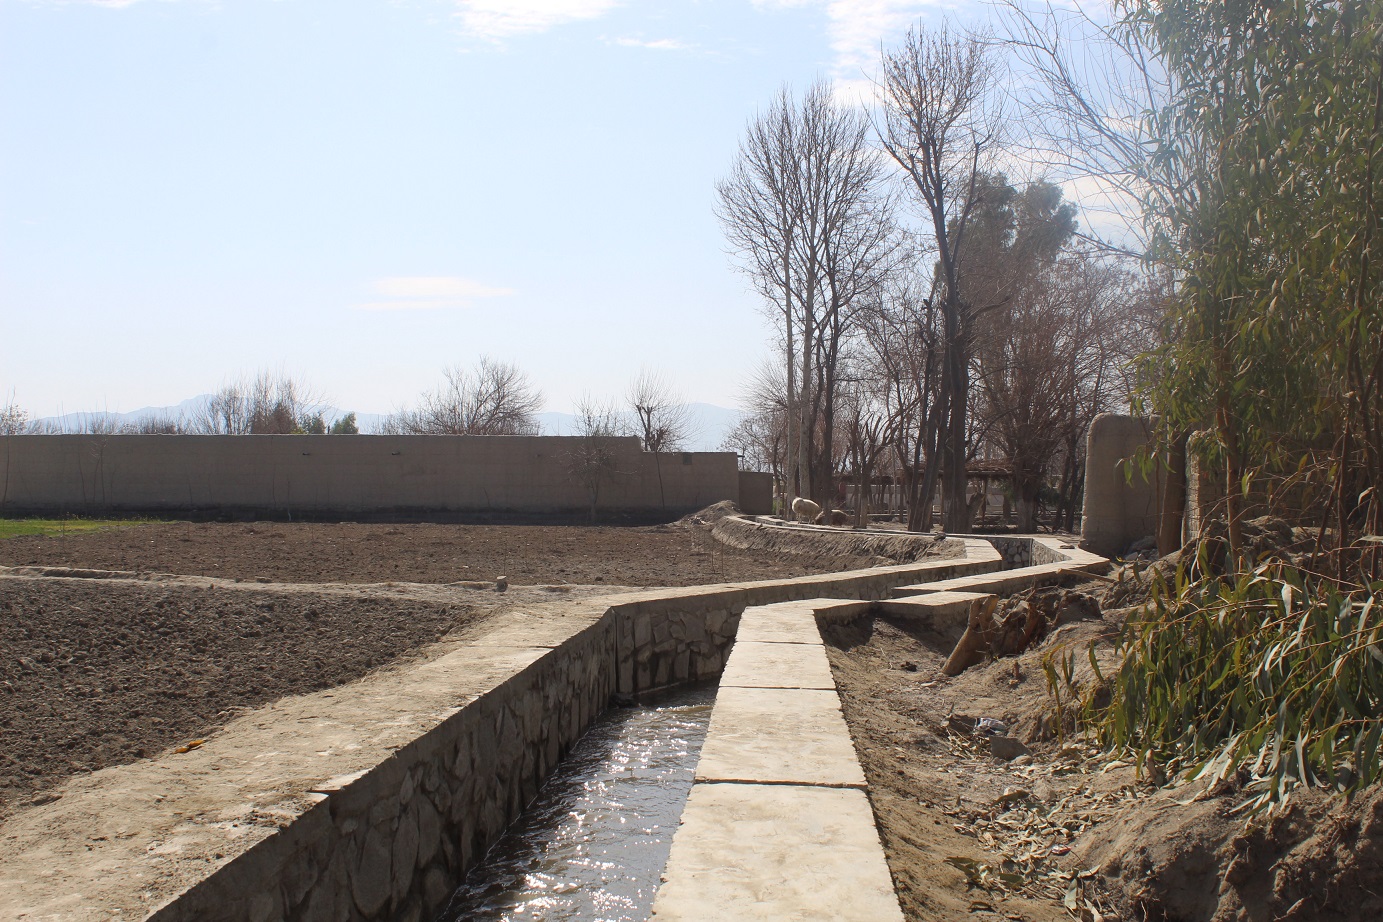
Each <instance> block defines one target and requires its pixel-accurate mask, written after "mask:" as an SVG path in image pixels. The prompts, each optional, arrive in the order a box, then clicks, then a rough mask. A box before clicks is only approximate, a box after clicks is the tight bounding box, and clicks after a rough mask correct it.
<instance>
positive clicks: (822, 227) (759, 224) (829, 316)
mask: <svg viewBox="0 0 1383 922" xmlns="http://www.w3.org/2000/svg"><path fill="white" fill-rule="evenodd" d="M868 136H869V125H868V120H867V119H866V118H865V116H864V115H863V113H862V112H860V111H859V110H857V109H853V108H849V107H846V106H842V105H840V104H839V103H837V102H836V101H835V99H834V97H833V95H832V89H831V87H830V85H829V84H828V83H825V82H818V83H816V84H813V85H812V86H811V87H810V88H808V90H807V92H806V93H805V94H804V95H803V97H802V99H801V100H800V101H795V100H794V99H793V98H792V96H791V94H790V93H789V92H788V91H786V90H784V91H782V92H781V93H780V94H779V96H778V97H777V99H776V100H775V102H774V105H773V106H772V107H771V108H770V110H769V111H768V112H767V113H766V114H764V115H761V116H760V117H759V118H757V119H756V120H755V121H754V122H752V123H751V124H750V126H749V129H748V131H747V133H746V136H745V139H744V140H743V141H742V142H741V146H740V158H739V161H738V163H737V165H736V167H735V169H734V170H733V172H732V173H731V175H730V177H729V178H727V179H726V180H725V181H724V182H722V183H720V184H719V186H718V189H717V191H718V194H719V204H718V209H717V210H718V214H719V217H720V220H721V223H722V225H723V226H724V227H725V230H726V234H727V237H728V238H729V240H730V242H731V245H732V246H733V247H734V248H735V250H736V252H737V253H738V254H739V255H740V257H741V259H742V262H743V266H744V268H745V271H746V272H747V273H748V274H749V275H750V277H751V278H752V279H754V281H755V284H756V286H757V287H758V289H759V291H760V292H761V293H762V294H764V296H765V298H766V299H768V300H769V301H770V302H771V303H773V304H774V305H775V307H776V308H777V309H778V310H779V311H781V313H782V316H783V324H784V326H783V330H784V337H783V344H784V347H785V353H786V355H787V361H786V363H785V366H786V368H787V404H788V412H787V416H788V418H789V420H791V426H792V428H791V431H790V435H789V439H790V442H791V443H792V444H791V446H790V450H789V453H790V454H792V455H794V456H795V465H796V470H795V475H796V476H795V487H796V491H797V492H799V493H802V494H805V495H811V496H815V497H817V498H818V499H820V500H822V501H824V502H825V503H829V501H830V493H831V489H830V487H831V484H830V479H831V478H830V473H831V471H830V462H831V457H832V455H833V454H834V452H833V448H832V434H831V433H832V432H833V430H834V427H833V425H832V423H831V420H832V417H833V415H834V412H835V403H836V393H835V389H836V381H837V369H838V363H839V360H840V355H841V346H842V343H843V341H844V338H845V337H846V336H847V335H848V333H849V332H850V331H851V330H852V329H853V327H854V325H855V323H856V321H857V316H858V308H859V305H860V302H861V300H862V298H863V297H864V294H865V293H866V292H867V291H868V290H869V289H870V288H871V286H873V285H876V284H877V283H878V278H879V276H880V274H881V273H882V272H883V271H884V266H885V264H886V263H887V260H888V258H889V256H890V255H891V254H892V252H893V251H894V249H895V248H896V239H897V238H896V236H895V235H894V234H893V227H892V222H891V220H890V217H889V211H890V201H889V197H888V195H887V193H886V190H885V188H884V180H885V178H886V177H885V171H884V168H883V164H882V163H881V162H880V159H879V158H878V157H877V156H876V154H875V152H874V151H873V150H872V149H871V148H870V144H869V140H868ZM794 365H795V366H796V367H794Z"/></svg>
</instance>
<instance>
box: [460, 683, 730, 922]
mask: <svg viewBox="0 0 1383 922" xmlns="http://www.w3.org/2000/svg"><path fill="white" fill-rule="evenodd" d="M715 691H716V690H715V686H714V685H710V686H701V687H698V688H693V689H687V690H682V691H678V692H675V693H673V694H672V695H670V696H667V697H663V698H660V699H657V700H655V701H651V702H648V703H646V704H643V705H638V706H635V707H630V708H617V709H614V710H611V711H609V712H607V713H606V714H605V716H603V717H602V718H601V719H600V720H598V721H597V722H596V723H595V724H594V725H592V727H591V729H590V731H589V732H587V734H586V735H585V736H584V737H582V739H581V741H580V742H579V743H577V745H576V746H575V747H574V748H573V750H572V752H571V754H570V755H569V756H568V757H567V759H566V760H565V761H563V763H562V765H561V767H560V768H559V769H558V770H557V773H556V774H555V775H554V776H553V777H552V778H551V779H549V781H548V783H547V784H546V785H544V786H543V789H542V791H540V792H539V794H538V797H537V799H536V800H535V801H534V802H533V804H532V805H531V806H530V807H529V809H528V811H527V812H526V813H525V814H524V815H523V816H521V817H520V818H519V819H518V821H517V822H516V823H515V824H514V825H513V826H512V827H511V828H510V829H509V831H508V832H506V833H505V835H504V837H503V838H502V839H500V841H499V842H498V843H496V844H495V846H494V848H492V849H491V850H490V852H489V854H488V855H486V860H485V863H484V864H482V865H480V866H479V867H477V868H475V869H474V870H473V871H472V872H471V873H470V875H469V876H468V877H467V878H466V882H465V883H464V884H463V885H462V886H461V888H460V889H459V890H457V891H456V894H455V895H454V896H453V897H452V901H451V905H450V906H448V908H447V910H446V912H444V913H443V914H442V916H441V919H443V920H446V922H461V920H471V919H476V920H493V922H500V920H523V922H530V920H537V919H542V920H544V922H550V920H578V919H579V920H588V922H591V920H599V922H644V920H646V919H647V918H648V916H649V913H650V912H651V911H652V908H653V897H654V895H655V894H656V893H657V889H658V878H659V876H660V875H661V874H662V872H663V867H664V866H665V865H666V864H667V857H668V852H669V850H670V849H671V848H672V834H673V832H675V831H676V829H677V821H678V818H679V817H680V816H681V815H682V808H683V806H684V805H685V804H686V801H687V795H688V794H689V793H690V791H691V785H692V779H693V777H694V775H695V773H696V761H697V757H698V755H699V753H700V751H701V743H702V741H703V740H704V739H705V737H706V725H707V724H708V723H709V722H710V718H711V705H712V703H713V702H714V700H715Z"/></svg>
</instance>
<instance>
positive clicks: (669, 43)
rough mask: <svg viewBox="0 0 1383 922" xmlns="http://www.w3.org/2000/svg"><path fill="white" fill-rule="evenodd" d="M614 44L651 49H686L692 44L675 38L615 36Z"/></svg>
mask: <svg viewBox="0 0 1383 922" xmlns="http://www.w3.org/2000/svg"><path fill="white" fill-rule="evenodd" d="M615 44H616V45H620V46H622V47H624V48H648V49H649V50H651V51H687V50H689V49H690V48H691V47H692V46H691V45H688V44H686V43H684V42H679V41H678V40H677V39H675V38H657V39H652V40H646V39H641V38H617V39H615Z"/></svg>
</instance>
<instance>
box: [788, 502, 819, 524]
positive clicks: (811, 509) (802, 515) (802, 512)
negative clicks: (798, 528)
mask: <svg viewBox="0 0 1383 922" xmlns="http://www.w3.org/2000/svg"><path fill="white" fill-rule="evenodd" d="M820 514H821V507H820V506H818V505H817V504H816V503H814V502H812V501H811V500H809V499H806V498H805V497H802V496H799V497H797V498H796V499H794V500H793V501H792V516H793V518H795V519H796V520H797V521H799V522H811V521H813V520H815V519H816V517H817V516H818V515H820Z"/></svg>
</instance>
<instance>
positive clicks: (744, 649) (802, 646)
mask: <svg viewBox="0 0 1383 922" xmlns="http://www.w3.org/2000/svg"><path fill="white" fill-rule="evenodd" d="M731 686H736V687H739V688H819V689H826V690H828V691H835V687H836V684H835V679H834V678H832V676H831V661H830V660H828V659H827V658H826V648H825V647H823V646H821V645H820V644H808V643H756V642H754V641H749V640H741V641H739V642H737V643H736V644H735V646H734V649H733V650H732V651H731V652H730V661H729V662H728V663H726V664H725V672H723V673H722V674H721V677H720V687H721V688H728V687H731Z"/></svg>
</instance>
